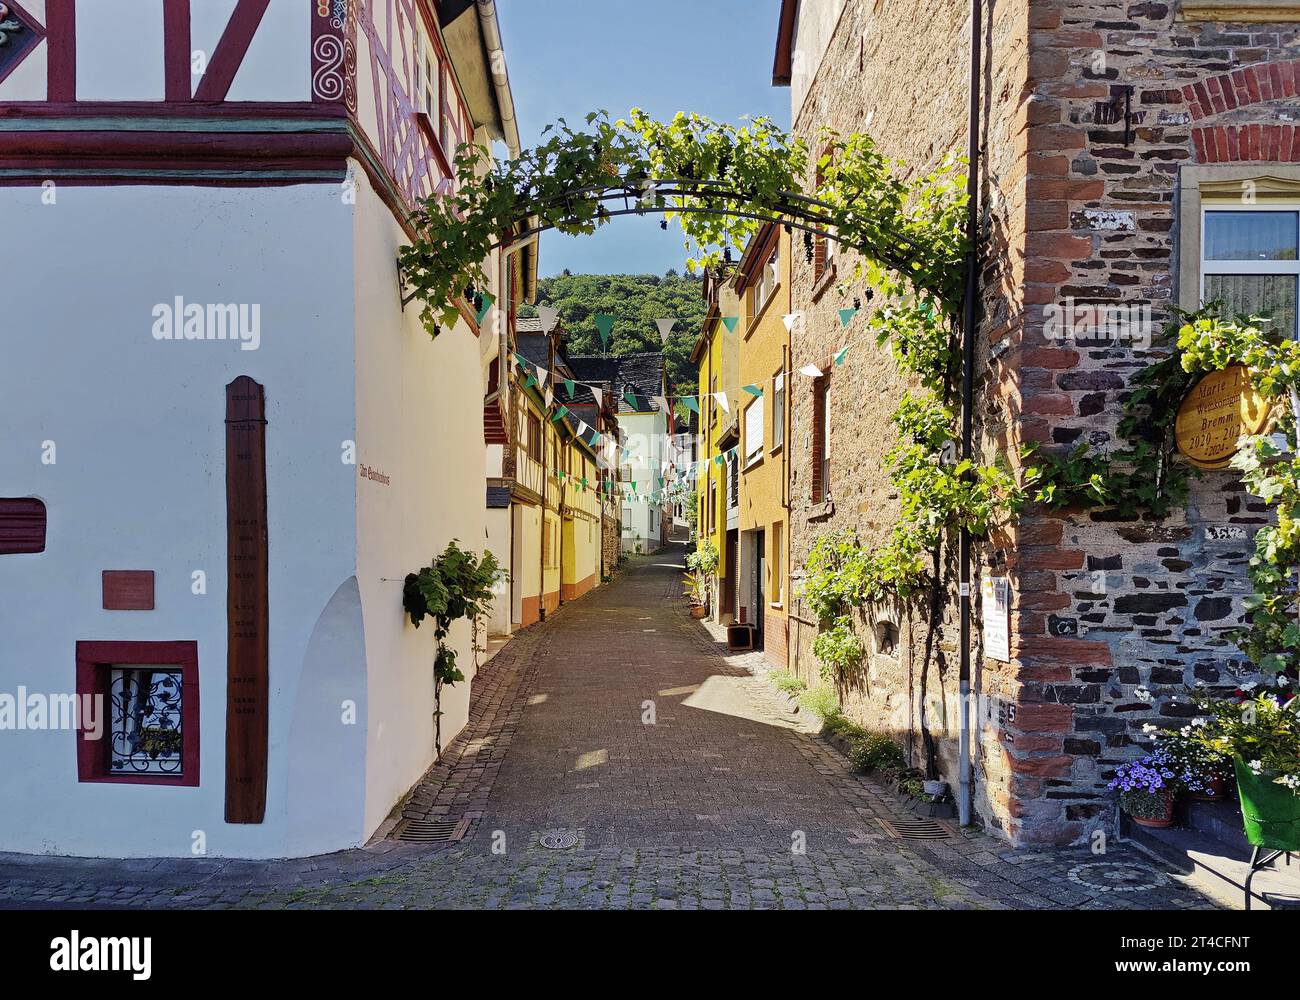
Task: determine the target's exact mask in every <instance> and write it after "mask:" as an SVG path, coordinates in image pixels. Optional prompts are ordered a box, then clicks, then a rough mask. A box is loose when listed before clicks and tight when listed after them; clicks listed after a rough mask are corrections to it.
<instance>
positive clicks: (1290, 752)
mask: <svg viewBox="0 0 1300 1000" xmlns="http://www.w3.org/2000/svg"><path fill="white" fill-rule="evenodd" d="M1284 698H1285V696H1284V695H1280V694H1276V693H1273V692H1266V693H1264V694H1260V695H1257V696H1256V697H1254V698H1248V699H1245V700H1236V699H1216V700H1207V701H1201V702H1198V707H1199V708H1200V709H1201V710H1202V711H1203V712H1205V713H1207V717H1206V718H1205V719H1203V720H1198V722H1200V723H1201V724H1200V725H1194V726H1192V727H1191V729H1192V733H1193V735H1194V736H1195V738H1196V739H1198V740H1199V741H1201V742H1202V743H1203V744H1204V745H1205V746H1206V747H1208V748H1209V749H1210V750H1213V751H1215V752H1217V753H1221V754H1224V755H1226V756H1229V757H1231V758H1232V762H1233V767H1234V769H1235V770H1236V774H1237V791H1238V794H1239V795H1240V797H1241V815H1242V819H1243V821H1244V824H1245V828H1246V839H1247V840H1248V841H1250V843H1251V844H1253V845H1254V846H1256V847H1264V848H1268V849H1270V850H1277V851H1300V715H1297V713H1298V712H1300V697H1291V698H1289V699H1287V700H1284Z"/></svg>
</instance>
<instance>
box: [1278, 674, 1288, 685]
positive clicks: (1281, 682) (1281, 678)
mask: <svg viewBox="0 0 1300 1000" xmlns="http://www.w3.org/2000/svg"><path fill="white" fill-rule="evenodd" d="M1287 683H1288V681H1287V679H1286V676H1285V675H1283V674H1278V675H1277V686H1278V687H1280V688H1284V687H1286V686H1287Z"/></svg>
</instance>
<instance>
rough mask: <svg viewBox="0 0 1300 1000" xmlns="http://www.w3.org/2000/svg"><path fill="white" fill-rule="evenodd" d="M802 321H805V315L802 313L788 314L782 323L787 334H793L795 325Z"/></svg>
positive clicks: (782, 319)
mask: <svg viewBox="0 0 1300 1000" xmlns="http://www.w3.org/2000/svg"><path fill="white" fill-rule="evenodd" d="M801 319H803V313H801V312H795V313H787V314H786V315H784V316H782V317H781V322H782V323H784V324H785V332H786V333H793V332H794V326H795V324H796V323H798V322H799V321H800V320H801Z"/></svg>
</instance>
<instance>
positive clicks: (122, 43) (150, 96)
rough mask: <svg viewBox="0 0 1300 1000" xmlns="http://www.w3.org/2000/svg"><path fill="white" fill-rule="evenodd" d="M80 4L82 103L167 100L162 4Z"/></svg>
mask: <svg viewBox="0 0 1300 1000" xmlns="http://www.w3.org/2000/svg"><path fill="white" fill-rule="evenodd" d="M129 6H130V11H129V13H128V12H127V11H126V9H125V8H124V7H123V5H122V4H117V3H104V2H98V3H94V2H92V3H85V2H83V3H79V4H77V99H78V100H81V101H161V100H162V99H163V98H164V97H165V96H166V79H165V75H164V48H163V3H162V0H131V3H130V5H129Z"/></svg>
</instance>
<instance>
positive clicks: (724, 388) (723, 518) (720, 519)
mask: <svg viewBox="0 0 1300 1000" xmlns="http://www.w3.org/2000/svg"><path fill="white" fill-rule="evenodd" d="M703 295H704V296H705V298H706V300H707V301H708V303H709V308H708V312H707V314H706V315H705V317H704V324H703V327H702V329H701V331H700V336H699V338H698V339H697V340H696V342H695V348H694V350H693V351H692V352H691V363H692V364H693V365H695V366H696V369H697V370H698V372H699V397H698V407H699V423H700V429H699V436H698V446H697V449H696V454H697V456H698V460H699V461H700V462H701V465H700V466H699V467H698V472H697V475H696V517H697V523H696V526H695V530H696V538H697V540H698V543H699V544H700V545H703V544H705V543H706V542H710V543H712V544H713V545H714V546H715V547H716V548H717V550H718V556H719V559H718V570H717V577H716V581H715V583H714V588H713V594H712V598H711V600H710V606H711V609H712V617H713V618H714V620H715V621H717V622H720V623H722V624H730V623H732V622H734V621H736V620H737V602H736V581H737V567H736V561H737V550H738V545H739V527H740V512H739V490H740V481H739V475H738V464H737V462H736V461H735V458H736V455H735V454H734V453H733V451H732V449H733V448H736V447H737V445H738V444H739V440H740V438H739V413H738V410H737V404H738V403H739V399H738V397H737V396H736V389H737V387H738V386H739V384H740V383H739V379H740V358H739V331H740V322H741V303H740V297H739V295H738V294H737V292H736V290H735V289H734V288H733V287H732V286H731V284H730V283H729V282H728V281H727V279H726V278H725V277H724V276H721V275H718V274H715V273H713V272H710V273H708V274H706V275H705V278H704V288H703ZM720 393H721V394H726V404H725V405H723V403H722V402H720V401H719V394H720Z"/></svg>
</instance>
